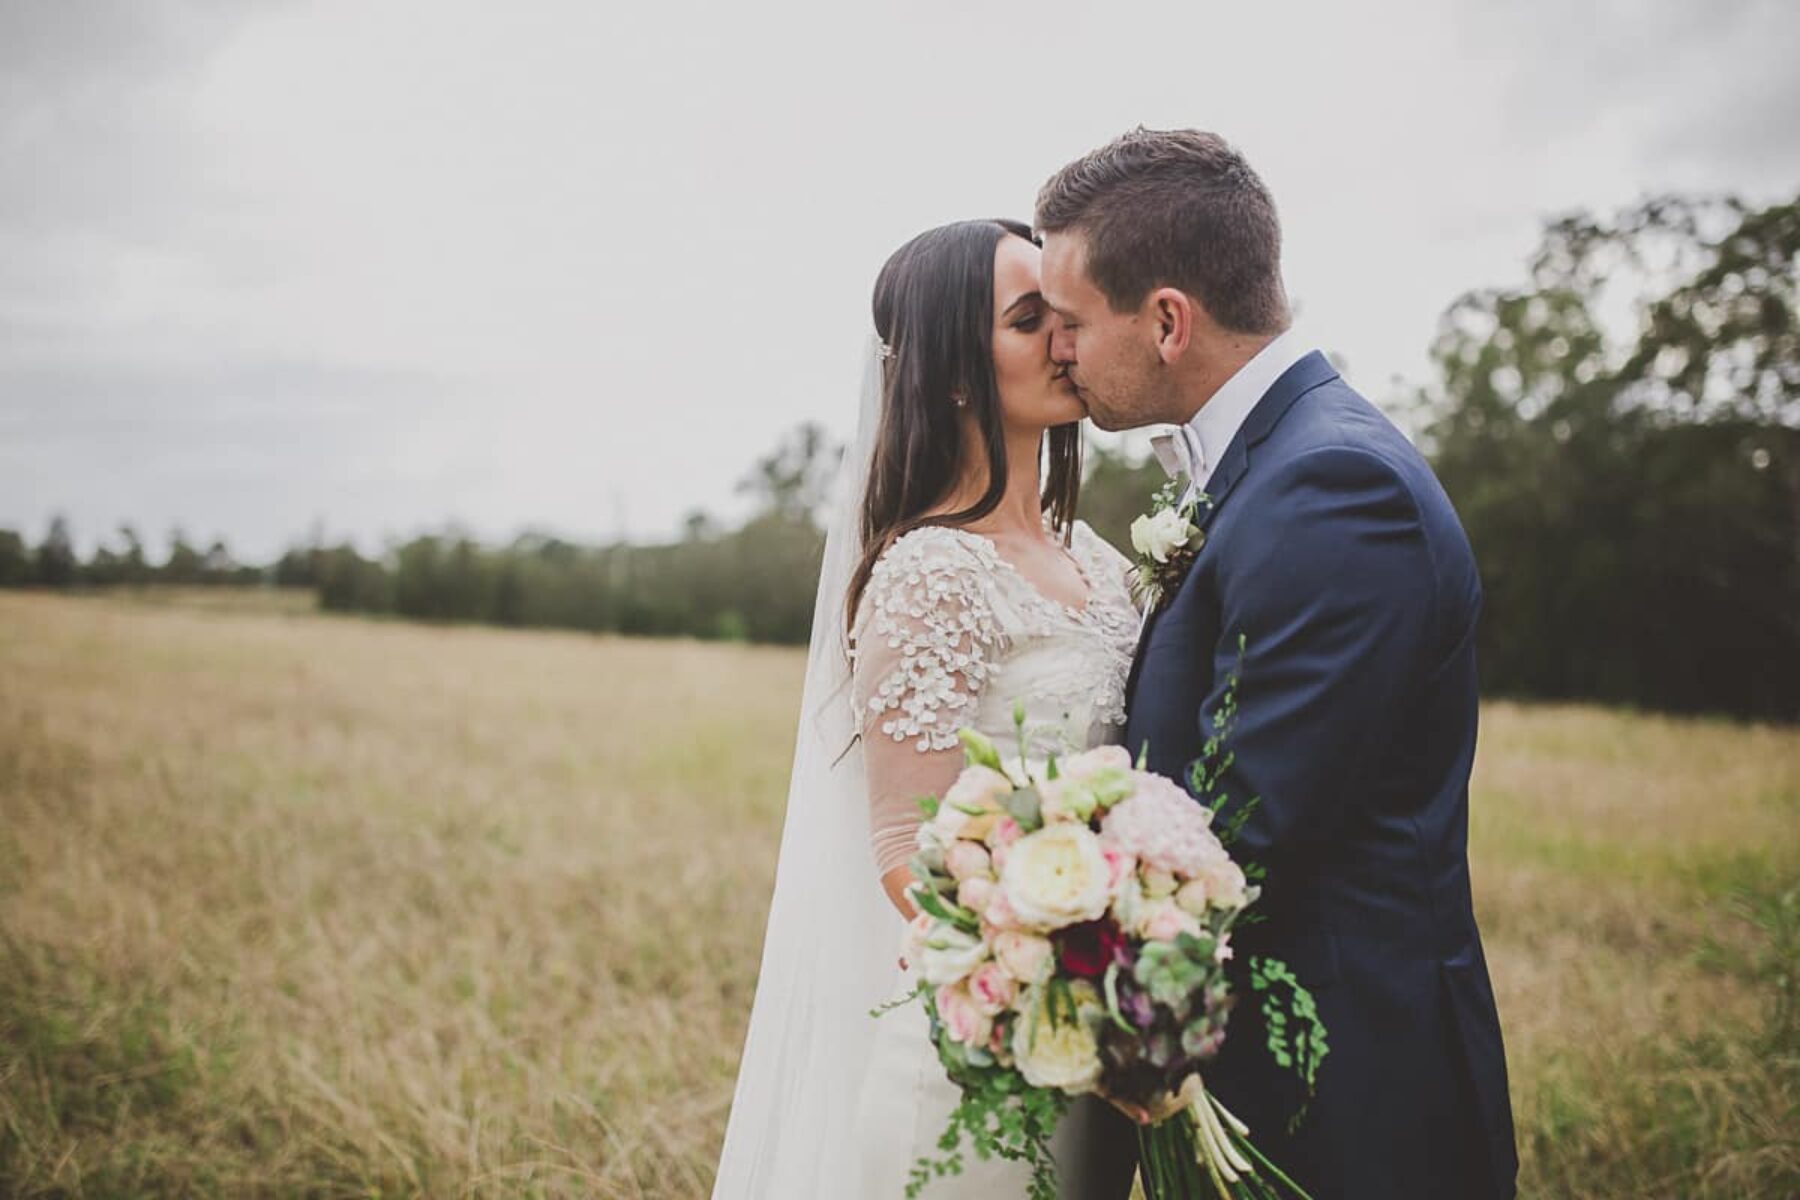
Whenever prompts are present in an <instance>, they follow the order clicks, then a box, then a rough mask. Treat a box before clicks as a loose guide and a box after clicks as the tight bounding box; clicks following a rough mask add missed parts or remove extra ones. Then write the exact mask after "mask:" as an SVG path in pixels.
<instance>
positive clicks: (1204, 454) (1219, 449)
mask: <svg viewBox="0 0 1800 1200" xmlns="http://www.w3.org/2000/svg"><path fill="white" fill-rule="evenodd" d="M1307 349H1308V344H1307V343H1306V342H1305V341H1303V340H1302V339H1301V337H1300V335H1298V334H1297V333H1296V332H1295V331H1294V330H1293V328H1291V327H1290V328H1289V329H1287V330H1286V331H1285V332H1283V333H1280V334H1278V335H1276V337H1275V339H1274V340H1273V341H1271V342H1270V343H1269V344H1268V345H1266V346H1264V347H1263V348H1262V349H1261V350H1259V351H1257V352H1256V357H1254V358H1252V359H1251V360H1250V361H1249V362H1247V363H1245V364H1244V365H1243V366H1241V367H1239V368H1238V369H1237V372H1236V373H1235V374H1233V375H1232V377H1231V378H1230V379H1227V380H1226V381H1225V383H1224V384H1223V386H1221V387H1220V388H1219V390H1218V391H1217V392H1214V393H1213V395H1212V398H1211V399H1210V400H1208V401H1207V402H1206V403H1205V404H1202V405H1201V406H1200V411H1199V412H1197V413H1195V414H1194V417H1193V419H1192V420H1191V421H1189V422H1188V423H1187V424H1186V425H1183V426H1181V428H1180V430H1179V434H1180V438H1179V440H1180V441H1182V442H1184V443H1185V447H1184V448H1185V450H1186V451H1187V454H1188V455H1189V456H1190V457H1189V459H1188V463H1189V466H1190V468H1191V469H1192V473H1193V478H1194V482H1195V483H1196V484H1197V485H1201V484H1204V483H1205V482H1206V481H1207V479H1209V478H1210V477H1211V476H1212V473H1213V471H1214V470H1215V469H1217V467H1218V465H1219V460H1220V459H1221V458H1223V457H1224V455H1225V449H1226V447H1228V446H1230V445H1231V439H1232V438H1234V437H1236V436H1237V432H1238V430H1239V429H1240V428H1242V427H1243V424H1244V422H1245V421H1246V420H1248V419H1249V417H1250V411H1251V410H1252V409H1254V408H1255V407H1256V403H1257V401H1259V400H1261V399H1262V398H1263V395H1264V394H1265V393H1266V392H1268V390H1269V389H1270V388H1272V387H1274V386H1275V381H1276V380H1277V379H1280V378H1281V377H1282V376H1283V375H1285V374H1286V373H1287V369H1288V368H1289V367H1291V366H1293V365H1294V364H1295V363H1297V362H1299V361H1300V360H1301V359H1302V358H1304V357H1306V354H1307Z"/></svg>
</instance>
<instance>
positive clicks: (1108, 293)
mask: <svg viewBox="0 0 1800 1200" xmlns="http://www.w3.org/2000/svg"><path fill="white" fill-rule="evenodd" d="M1037 227H1038V229H1039V230H1040V231H1041V232H1042V233H1043V235H1044V257H1043V292H1044V297H1045V299H1046V300H1047V301H1048V302H1049V304H1050V305H1051V307H1053V308H1054V309H1055V310H1056V313H1057V314H1058V315H1059V316H1060V317H1061V318H1062V325H1061V328H1060V329H1059V330H1058V331H1057V332H1056V333H1055V334H1054V335H1053V342H1052V353H1053V356H1054V357H1055V358H1056V359H1057V360H1058V361H1059V362H1061V363H1063V364H1066V367H1067V370H1068V372H1069V377H1070V379H1071V381H1072V382H1073V383H1074V384H1075V386H1076V388H1077V389H1078V391H1079V394H1080V396H1081V399H1082V401H1083V402H1084V403H1085V405H1086V406H1087V410H1088V412H1089V414H1090V415H1091V416H1092V417H1093V420H1094V423H1095V424H1096V425H1098V426H1100V428H1102V429H1115V430H1116V429H1132V428H1136V427H1138V426H1142V425H1149V424H1153V423H1166V424H1171V425H1175V426H1177V427H1178V429H1177V434H1178V436H1177V437H1176V439H1175V440H1174V442H1173V447H1174V449H1175V451H1176V453H1177V454H1178V455H1179V458H1180V459H1181V461H1182V462H1183V463H1184V465H1185V468H1186V473H1187V474H1188V476H1189V477H1190V479H1191V483H1190V484H1189V485H1188V486H1189V488H1190V489H1191V491H1192V492H1194V493H1195V494H1199V493H1203V494H1204V497H1205V500H1204V501H1203V502H1202V503H1201V504H1200V507H1199V510H1198V516H1197V518H1196V523H1197V524H1198V525H1200V526H1201V527H1202V528H1203V529H1204V531H1205V541H1204V544H1203V545H1202V547H1201V548H1200V550H1199V551H1198V553H1197V554H1196V555H1195V557H1194V561H1193V564H1192V566H1191V568H1189V569H1188V571H1187V574H1186V576H1185V577H1184V578H1183V579H1182V580H1181V582H1180V583H1179V584H1178V585H1177V586H1174V587H1171V588H1169V589H1166V590H1165V592H1164V594H1163V596H1162V600H1161V603H1160V605H1159V606H1158V607H1157V609H1156V611H1155V612H1153V613H1152V614H1151V615H1150V617H1149V619H1148V621H1147V623H1146V626H1145V629H1144V633H1143V637H1142V640H1141V641H1140V643H1139V645H1138V653H1137V660H1136V663H1135V664H1134V666H1133V670H1132V676H1131V684H1130V691H1129V708H1130V717H1129V723H1128V727H1127V735H1126V736H1127V745H1128V746H1129V747H1130V748H1131V750H1132V752H1133V753H1134V754H1135V753H1136V752H1137V750H1138V748H1139V747H1140V746H1145V745H1148V747H1149V765H1150V767H1151V769H1153V770H1155V771H1158V772H1160V773H1162V774H1164V775H1168V776H1170V777H1172V778H1174V779H1176V780H1178V781H1180V782H1182V783H1183V784H1184V785H1186V786H1191V785H1189V784H1188V778H1189V769H1190V767H1191V766H1192V765H1193V764H1194V762H1195V761H1196V759H1198V758H1199V757H1200V756H1201V753H1202V747H1203V746H1204V744H1205V742H1206V741H1207V739H1208V738H1209V737H1210V736H1211V735H1212V734H1213V732H1214V728H1215V725H1214V721H1215V718H1216V716H1217V714H1218V712H1219V710H1220V703H1221V700H1222V699H1223V697H1224V693H1225V689H1226V684H1227V679H1228V676H1229V674H1230V673H1231V672H1232V671H1233V670H1234V669H1236V670H1237V673H1238V675H1239V677H1240V683H1239V686H1238V694H1237V699H1238V714H1237V717H1236V720H1235V723H1234V724H1233V725H1232V727H1231V730H1230V738H1229V746H1228V749H1229V751H1230V752H1231V754H1232V755H1233V758H1232V760H1231V765H1230V767H1229V769H1228V770H1227V771H1226V773H1225V775H1224V777H1223V782H1222V787H1223V788H1224V790H1225V791H1226V792H1227V793H1228V795H1229V800H1228V803H1227V805H1226V811H1227V813H1229V812H1230V811H1233V810H1235V809H1237V808H1239V807H1241V806H1243V805H1245V804H1248V803H1250V802H1251V801H1252V800H1253V799H1256V800H1257V802H1256V803H1255V804H1254V806H1253V807H1252V809H1251V812H1250V816H1249V818H1248V822H1247V823H1246V824H1245V826H1244V829H1243V835H1242V837H1241V839H1240V840H1239V841H1238V842H1237V843H1236V845H1235V847H1234V852H1235V853H1236V854H1237V855H1239V856H1240V857H1241V858H1243V859H1245V860H1247V861H1251V862H1256V863H1260V864H1262V865H1263V866H1264V867H1265V868H1266V869H1267V872H1268V874H1267V877H1266V879H1265V880H1264V884H1263V896H1262V900H1261V902H1260V903H1259V905H1258V911H1260V912H1262V913H1263V914H1265V916H1266V920H1265V921H1263V922H1261V923H1258V924H1252V925H1247V926H1244V927H1241V928H1240V930H1239V932H1238V935H1237V938H1236V951H1237V963H1238V964H1239V966H1240V967H1241V966H1242V965H1243V964H1245V963H1247V962H1248V960H1249V959H1250V958H1252V957H1254V956H1257V955H1268V956H1271V957H1274V958H1278V959H1281V960H1283V961H1285V962H1286V963H1287V964H1288V965H1289V966H1290V967H1292V968H1293V970H1294V973H1295V975H1296V976H1297V977H1298V978H1299V980H1300V982H1301V983H1303V984H1304V985H1305V986H1306V987H1307V988H1308V989H1310V990H1311V992H1312V994H1313V995H1314V996H1315V997H1316V998H1317V1000H1318V1006H1319V1014H1320V1017H1321V1018H1322V1020H1323V1021H1324V1024H1325V1027H1326V1030H1327V1038H1328V1041H1329V1046H1330V1049H1329V1053H1328V1054H1327V1055H1326V1058H1325V1060H1324V1063H1323V1065H1322V1066H1321V1067H1320V1069H1319V1073H1318V1079H1317V1093H1316V1095H1315V1096H1314V1097H1313V1098H1312V1100H1311V1103H1310V1104H1309V1105H1308V1106H1307V1110H1306V1115H1305V1118H1304V1120H1303V1121H1302V1123H1301V1124H1300V1125H1299V1126H1298V1128H1297V1129H1294V1130H1292V1131H1289V1129H1288V1125H1289V1121H1290V1118H1291V1117H1292V1116H1293V1115H1294V1113H1295V1111H1296V1109H1297V1108H1298V1106H1299V1102H1300V1100H1301V1098H1302V1097H1301V1095H1300V1093H1299V1090H1298V1086H1297V1084H1296V1083H1295V1082H1294V1081H1293V1076H1292V1075H1291V1074H1290V1073H1288V1072H1284V1071H1283V1070H1282V1069H1280V1068H1278V1067H1277V1066H1276V1065H1275V1064H1274V1062H1273V1060H1272V1059H1271V1058H1270V1056H1269V1054H1268V1051H1267V1050H1266V1048H1265V1047H1264V1037H1265V1031H1264V1029H1263V1028H1262V1027H1261V1024H1260V1020H1259V1015H1258V1013H1257V1011H1256V1010H1257V1005H1256V1003H1255V998H1254V996H1253V994H1251V993H1249V992H1248V989H1247V988H1246V987H1245V986H1244V980H1243V979H1242V978H1241V977H1240V978H1239V979H1238V981H1237V982H1238V986H1239V994H1240V997H1241V999H1240V1003H1239V1005H1238V1007H1237V1009H1236V1011H1235V1012H1234V1013H1233V1016H1232V1023H1231V1035H1230V1038H1229V1040H1228V1041H1227V1043H1226V1048H1225V1050H1224V1052H1223V1053H1222V1054H1221V1056H1220V1057H1219V1059H1218V1060H1217V1061H1216V1062H1215V1063H1214V1064H1212V1066H1211V1067H1210V1068H1209V1069H1208V1070H1207V1071H1206V1073H1205V1079H1206V1082H1207V1085H1208V1086H1209V1087H1210V1088H1211V1089H1212V1090H1213V1091H1214V1093H1215V1094H1216V1095H1218V1097H1219V1098H1220V1099H1221V1100H1222V1101H1223V1102H1224V1103H1225V1104H1226V1106H1227V1107H1229V1108H1230V1109H1232V1110H1233V1111H1234V1112H1236V1113H1237V1114H1238V1116H1240V1117H1241V1118H1243V1119H1244V1120H1245V1121H1246V1122H1247V1123H1248V1124H1249V1126H1250V1130H1251V1137H1252V1140H1253V1141H1254V1142H1255V1143H1256V1144H1257V1145H1258V1146H1259V1147H1261V1148H1263V1150H1264V1151H1265V1153H1267V1154H1268V1155H1269V1156H1270V1158H1271V1159H1272V1160H1273V1161H1274V1162H1275V1163H1276V1164H1277V1165H1279V1166H1281V1167H1282V1168H1283V1169H1285V1170H1286V1171H1287V1172H1288V1173H1289V1174H1291V1175H1292V1176H1293V1177H1294V1178H1295V1180H1296V1181H1297V1182H1299V1183H1300V1184H1302V1185H1303V1186H1304V1187H1305V1188H1306V1189H1307V1190H1308V1191H1309V1192H1311V1194H1312V1195H1313V1196H1314V1197H1315V1198H1316V1200H1326V1198H1327V1197H1355V1198H1357V1200H1365V1198H1366V1200H1412V1198H1417V1200H1428V1198H1429V1200H1504V1198H1509V1197H1511V1196H1512V1195H1513V1194H1514V1182H1513V1179H1514V1174H1515V1171H1516V1167H1517V1159H1516V1157H1515V1153H1514V1145H1513V1128H1512V1117H1511V1112H1510V1109H1509V1107H1508V1099H1507V1085H1506V1062H1505V1056H1504V1052H1503V1050H1502V1048H1501V1041H1500V1025H1499V1020H1498V1017H1497V1016H1496V1013H1495V1010H1494V997H1493V991H1492V989H1491V987H1490V985H1489V983H1488V973H1487V963H1486V961H1485V959H1484V958H1483V956H1482V950H1481V936H1480V934H1479V932H1478V931H1477V929H1476V926H1475V914H1474V911H1473V909H1472V907H1471V903H1470V896H1469V865H1468V857H1467V849H1466V842H1467V834H1468V808H1469V804H1468V796H1469V794H1468V784H1469V768H1470V764H1471V762H1472V761H1473V759H1474V756H1475V724H1476V680H1475V625H1476V617H1477V614H1478V613H1479V611H1480V608H1481V586H1480V582H1479V579H1478V577H1477V575H1476V570H1475V560H1474V558H1473V556H1472V555H1471V553H1470V550H1469V543H1468V541H1467V539H1466V538H1465V537H1464V535H1463V530H1462V525H1461V524H1460V523H1459V522H1458V520H1457V517H1456V513H1455V511H1454V510H1453V509H1452V508H1451V506H1450V501H1449V499H1448V497H1446V496H1445V495H1444V492H1443V489H1442V488H1441V487H1440V486H1439V485H1438V482H1437V479H1436V478H1435V477H1434V476H1433V475H1432V473H1431V469H1430V468H1429V467H1428V466H1427V465H1426V464H1425V461H1424V459H1423V458H1421V457H1420V456H1419V453H1418V452H1417V451H1416V450H1415V449H1414V448H1413V447H1412V445H1411V444H1410V443H1409V442H1407V440H1406V439H1405V438H1404V437H1403V436H1401V434H1400V433H1399V432H1398V431H1397V430H1396V429H1395V428H1394V426H1393V425H1392V424H1390V423H1389V422H1388V421H1387V419H1386V418H1385V417H1383V416H1382V415H1381V413H1380V412H1378V411H1377V410H1376V409H1375V408H1374V407H1373V406H1372V405H1371V404H1370V403H1369V402H1368V401H1367V400H1365V399H1363V398H1362V397H1361V396H1360V395H1358V394H1357V393H1356V392H1355V391H1354V390H1352V389H1351V388H1350V386H1349V385H1348V384H1346V383H1345V382H1344V381H1343V380H1342V379H1341V378H1340V377H1339V376H1338V374H1337V372H1336V371H1335V370H1333V369H1332V367H1331V364H1330V363H1329V362H1327V361H1326V359H1325V358H1324V357H1323V356H1322V355H1320V354H1319V353H1318V352H1317V351H1311V350H1309V349H1308V347H1307V345H1306V344H1305V343H1304V342H1301V341H1298V340H1296V337H1295V335H1294V334H1293V333H1292V332H1291V331H1290V329H1289V326H1290V323H1291V322H1290V318H1289V314H1288V305H1287V296H1286V292H1285V290H1284V289H1283V286H1282V282H1281V269H1280V268H1281V263H1280V249H1281V231H1280V226H1279V224H1278V223H1277V220H1276V216H1275V205H1274V201H1273V200H1272V199H1271V197H1270V195H1269V192H1268V189H1266V188H1265V187H1264V186H1263V183H1262V181H1261V180H1260V179H1259V178H1257V176H1256V173H1255V172H1254V171H1252V170H1251V169H1250V166H1249V164H1248V163H1246V162H1245V161H1244V159H1243V158H1242V157H1241V156H1240V155H1238V154H1237V152H1236V151H1234V150H1233V149H1232V148H1231V147H1230V146H1228V145H1227V144H1226V143H1225V142H1224V141H1223V140H1221V139H1220V138H1218V137H1217V136H1215V135H1213V134H1210V133H1201V132H1197V131H1193V130H1177V131H1171V132H1158V131H1152V130H1145V129H1138V130H1134V131H1133V132H1131V133H1128V134H1125V135H1124V136H1123V137H1120V138H1119V139H1117V140H1116V141H1114V142H1112V143H1111V144H1110V145H1107V146H1103V147H1101V148H1100V149H1098V150H1095V151H1093V152H1092V153H1090V154H1088V155H1087V156H1085V157H1084V158H1082V159H1080V160H1078V161H1076V162H1073V163H1071V164H1069V165H1068V166H1067V167H1064V168H1063V169H1062V170H1061V171H1060V172H1058V173H1057V174H1056V175H1055V176H1054V177H1053V178H1052V179H1051V180H1050V181H1049V182H1048V183H1046V184H1045V185H1044V187H1043V190H1042V191H1041V192H1040V193H1039V195H1038V207H1037ZM1240 635H1241V636H1242V637H1243V639H1245V645H1246V647H1247V648H1246V650H1245V652H1244V654H1243V657H1242V660H1241V663H1240V661H1239V649H1238V647H1239V638H1240ZM1120 1121H1121V1125H1122V1123H1123V1118H1120ZM1118 1132H1119V1136H1118V1139H1117V1144H1118V1145H1119V1146H1120V1147H1121V1148H1122V1149H1123V1150H1124V1151H1125V1152H1129V1148H1130V1147H1131V1146H1133V1145H1134V1141H1133V1139H1132V1138H1131V1134H1130V1131H1129V1129H1128V1128H1124V1127H1121V1128H1120V1130H1119V1131H1118Z"/></svg>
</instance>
